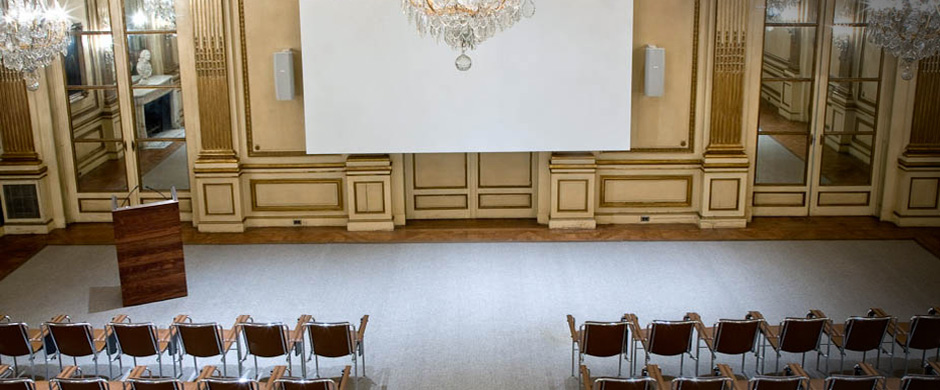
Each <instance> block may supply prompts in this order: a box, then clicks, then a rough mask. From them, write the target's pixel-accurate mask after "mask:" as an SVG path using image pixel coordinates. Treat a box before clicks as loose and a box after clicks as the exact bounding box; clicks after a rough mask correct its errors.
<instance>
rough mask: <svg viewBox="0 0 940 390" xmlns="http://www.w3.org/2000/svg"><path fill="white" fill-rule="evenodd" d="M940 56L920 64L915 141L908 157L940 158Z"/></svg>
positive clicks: (916, 95) (915, 109)
mask: <svg viewBox="0 0 940 390" xmlns="http://www.w3.org/2000/svg"><path fill="white" fill-rule="evenodd" d="M937 91H940V56H933V57H930V58H926V59H923V60H920V62H919V64H918V70H917V91H916V93H915V100H914V118H913V120H912V121H911V141H910V144H909V145H908V146H907V148H906V149H907V151H906V153H911V154H919V155H931V156H937V155H940V121H937V118H940V99H938V98H937Z"/></svg>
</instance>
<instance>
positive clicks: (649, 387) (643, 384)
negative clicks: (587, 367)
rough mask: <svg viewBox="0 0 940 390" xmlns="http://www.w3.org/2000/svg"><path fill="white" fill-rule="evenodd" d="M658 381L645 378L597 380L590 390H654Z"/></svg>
mask: <svg viewBox="0 0 940 390" xmlns="http://www.w3.org/2000/svg"><path fill="white" fill-rule="evenodd" d="M655 388H656V380H655V379H653V378H650V377H645V378H597V379H596V380H594V385H593V386H591V389H590V390H654V389H655Z"/></svg>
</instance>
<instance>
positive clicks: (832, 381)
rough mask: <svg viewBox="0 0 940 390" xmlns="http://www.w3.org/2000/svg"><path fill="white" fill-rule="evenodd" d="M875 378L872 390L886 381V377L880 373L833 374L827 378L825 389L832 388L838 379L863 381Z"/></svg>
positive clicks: (829, 389)
mask: <svg viewBox="0 0 940 390" xmlns="http://www.w3.org/2000/svg"><path fill="white" fill-rule="evenodd" d="M870 380H874V381H875V382H874V385H872V387H871V390H876V389H877V388H878V387H879V384H881V383H884V380H885V377H883V376H880V375H831V376H829V377H828V378H826V382H825V385H824V386H823V389H825V390H832V389H833V386H835V383H836V381H851V382H862V381H870Z"/></svg>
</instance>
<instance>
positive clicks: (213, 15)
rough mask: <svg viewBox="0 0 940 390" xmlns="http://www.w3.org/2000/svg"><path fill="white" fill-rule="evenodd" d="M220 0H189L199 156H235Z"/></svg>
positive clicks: (227, 157)
mask: <svg viewBox="0 0 940 390" xmlns="http://www.w3.org/2000/svg"><path fill="white" fill-rule="evenodd" d="M222 1H223V0H191V3H190V5H191V10H192V15H193V43H194V49H195V59H196V85H197V89H198V96H199V126H200V138H201V140H202V150H201V151H200V153H199V158H200V159H210V160H212V159H222V160H225V159H233V158H234V157H235V151H234V145H233V137H232V116H231V109H230V104H229V101H230V95H229V84H228V67H227V66H228V65H227V62H226V54H225V42H226V39H225V38H226V37H225V20H224V15H223V4H222Z"/></svg>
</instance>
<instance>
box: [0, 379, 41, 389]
mask: <svg viewBox="0 0 940 390" xmlns="http://www.w3.org/2000/svg"><path fill="white" fill-rule="evenodd" d="M0 390H36V382H35V381H33V380H32V379H27V378H14V379H0Z"/></svg>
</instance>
